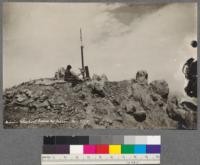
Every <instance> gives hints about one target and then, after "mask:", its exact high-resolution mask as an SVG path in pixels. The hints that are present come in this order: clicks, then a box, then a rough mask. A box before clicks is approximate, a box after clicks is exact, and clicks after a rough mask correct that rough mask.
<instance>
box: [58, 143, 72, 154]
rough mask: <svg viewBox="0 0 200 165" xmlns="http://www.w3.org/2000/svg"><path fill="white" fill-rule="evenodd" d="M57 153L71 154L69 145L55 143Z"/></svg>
mask: <svg viewBox="0 0 200 165" xmlns="http://www.w3.org/2000/svg"><path fill="white" fill-rule="evenodd" d="M55 148H56V152H55V154H69V145H55Z"/></svg>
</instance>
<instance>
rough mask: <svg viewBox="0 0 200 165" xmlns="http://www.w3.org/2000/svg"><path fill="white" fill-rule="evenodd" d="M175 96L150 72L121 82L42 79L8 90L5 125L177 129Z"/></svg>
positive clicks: (163, 81)
mask: <svg viewBox="0 0 200 165" xmlns="http://www.w3.org/2000/svg"><path fill="white" fill-rule="evenodd" d="M174 97H175V96H173V97H172V96H171V95H170V90H169V87H168V83H167V82H166V81H165V80H155V81H152V82H150V83H149V82H148V74H147V72H146V71H139V72H137V74H136V77H135V78H134V79H132V80H124V81H119V82H111V81H108V79H107V77H106V76H105V75H102V76H98V75H94V76H93V77H92V78H91V80H88V81H84V82H82V83H79V84H77V85H75V86H72V84H71V83H69V82H65V81H64V80H62V79H58V78H44V79H38V80H33V81H29V82H25V83H22V84H20V85H18V86H14V87H12V88H10V89H6V90H5V91H4V95H3V100H4V127H5V128H38V127H39V128H41V127H50V128H129V129H132V128H139V129H155V128H156V129H157V128H158V129H159V128H165V129H177V128H178V127H180V120H179V119H177V117H176V116H175V115H173V114H172V113H171V112H172V111H173V112H175V111H176V109H178V108H180V107H178V105H177V102H176V101H173V100H174V99H172V98H174ZM175 98H176V97H175ZM176 99H177V98H176ZM170 114H171V116H170Z"/></svg>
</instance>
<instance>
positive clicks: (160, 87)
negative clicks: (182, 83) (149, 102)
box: [150, 80, 169, 99]
mask: <svg viewBox="0 0 200 165" xmlns="http://www.w3.org/2000/svg"><path fill="white" fill-rule="evenodd" d="M150 89H151V90H152V91H153V92H155V93H157V94H158V95H160V96H161V97H162V98H163V99H167V98H168V95H169V85H168V83H167V82H166V81H165V80H155V81H152V82H151V83H150Z"/></svg>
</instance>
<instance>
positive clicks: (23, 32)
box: [3, 2, 197, 93]
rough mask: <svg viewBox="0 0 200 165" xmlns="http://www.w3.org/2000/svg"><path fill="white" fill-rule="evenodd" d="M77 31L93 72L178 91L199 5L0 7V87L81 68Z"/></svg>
mask: <svg viewBox="0 0 200 165" xmlns="http://www.w3.org/2000/svg"><path fill="white" fill-rule="evenodd" d="M80 28H82V31H83V44H84V57H85V65H88V66H89V69H90V74H91V75H92V74H94V73H95V74H103V73H104V74H106V75H107V77H108V79H109V80H110V81H120V80H125V79H132V78H135V74H136V72H137V71H138V70H146V71H147V72H148V74H149V81H153V80H159V79H164V80H166V81H167V82H168V84H169V86H170V90H171V91H173V92H182V93H183V91H184V90H183V89H184V86H185V83H186V82H185V79H184V75H183V74H182V72H181V69H182V66H183V64H184V63H185V61H186V60H187V59H188V58H190V57H194V58H196V56H197V50H196V49H194V48H192V47H191V46H190V43H191V41H192V40H196V39H197V5H196V3H171V4H151V5H150V4H149V5H147V4H146V5H139V4H137V5H133V4H126V3H110V4H108V3H22V2H21V3H4V5H3V88H4V89H5V88H9V87H12V86H13V85H17V84H20V83H22V82H24V81H29V80H33V79H37V78H44V77H52V76H54V73H55V71H56V70H57V69H58V68H60V67H66V66H67V65H68V64H71V65H72V68H73V70H74V71H76V72H78V68H81V54H80V33H79V31H80Z"/></svg>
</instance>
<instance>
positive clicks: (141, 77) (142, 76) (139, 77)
mask: <svg viewBox="0 0 200 165" xmlns="http://www.w3.org/2000/svg"><path fill="white" fill-rule="evenodd" d="M136 82H137V83H139V84H144V85H145V84H148V73H147V71H145V70H140V71H138V72H137V73H136Z"/></svg>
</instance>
